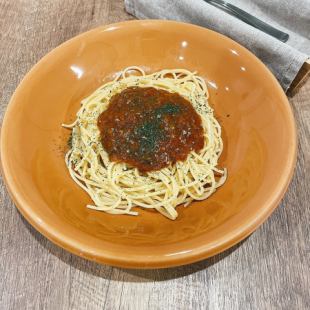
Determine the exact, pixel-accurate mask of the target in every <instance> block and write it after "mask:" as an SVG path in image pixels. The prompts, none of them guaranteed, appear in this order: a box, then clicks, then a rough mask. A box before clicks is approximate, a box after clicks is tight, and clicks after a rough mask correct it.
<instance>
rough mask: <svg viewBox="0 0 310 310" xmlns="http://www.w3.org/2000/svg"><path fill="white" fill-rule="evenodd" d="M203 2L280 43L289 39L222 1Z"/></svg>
mask: <svg viewBox="0 0 310 310" xmlns="http://www.w3.org/2000/svg"><path fill="white" fill-rule="evenodd" d="M204 1H205V2H207V3H209V4H211V5H213V6H215V7H217V8H219V9H221V10H223V11H225V12H227V13H228V14H230V15H232V16H235V17H237V18H238V19H240V20H242V21H243V22H245V23H247V24H249V25H251V26H253V27H255V28H257V29H259V30H261V31H263V32H265V33H267V34H269V35H271V36H273V37H274V38H276V39H278V40H280V41H282V42H286V41H287V40H288V38H289V35H288V34H287V33H285V32H283V31H281V30H278V29H276V28H274V27H272V26H270V25H269V24H267V23H265V22H263V21H262V20H260V19H258V18H257V17H255V16H253V15H251V14H249V13H247V12H245V11H243V10H241V9H239V8H238V7H236V6H235V5H232V4H230V3H228V2H226V1H222V0H204Z"/></svg>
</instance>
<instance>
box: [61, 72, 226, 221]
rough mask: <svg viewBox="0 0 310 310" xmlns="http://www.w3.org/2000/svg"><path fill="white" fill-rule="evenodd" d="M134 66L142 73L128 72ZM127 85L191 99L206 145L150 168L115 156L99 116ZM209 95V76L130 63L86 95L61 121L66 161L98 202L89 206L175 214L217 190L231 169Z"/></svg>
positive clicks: (113, 211) (124, 211) (121, 211)
mask: <svg viewBox="0 0 310 310" xmlns="http://www.w3.org/2000/svg"><path fill="white" fill-rule="evenodd" d="M133 71H135V72H136V73H139V75H133V74H130V73H131V72H133ZM129 87H153V88H155V89H161V90H166V91H169V92H171V93H178V94H179V95H181V96H182V97H184V98H185V99H187V100H188V101H189V102H190V103H191V104H192V105H193V107H194V108H195V110H196V112H197V113H198V114H199V115H200V117H201V120H202V127H203V131H204V147H203V148H202V149H201V150H199V151H198V152H195V151H191V152H190V154H189V155H188V156H187V158H186V160H184V161H178V162H176V163H175V164H170V165H169V166H167V167H165V168H162V169H160V170H157V171H148V172H146V173H141V172H139V170H138V169H137V168H135V167H133V166H130V165H129V164H126V163H125V162H113V161H111V160H110V159H109V156H108V153H107V152H106V150H105V149H104V148H103V146H102V143H101V137H100V131H99V129H98V126H97V120H98V117H99V116H100V114H101V113H102V112H103V111H105V110H106V109H107V107H108V105H109V102H110V99H111V98H112V97H113V96H114V95H116V94H118V93H120V92H122V91H123V90H125V89H127V88H129ZM208 96H209V94H208V90H207V87H206V83H205V81H204V80H203V79H202V78H201V77H200V76H198V75H196V73H195V72H190V71H188V70H185V69H172V70H162V71H159V72H155V73H152V74H148V75H147V74H146V73H145V72H144V70H142V69H141V68H140V67H128V68H126V69H125V70H124V71H122V72H121V73H120V74H119V75H118V76H117V77H116V78H115V79H114V80H113V81H111V82H108V83H106V84H104V85H102V86H101V87H99V88H98V89H97V90H96V91H95V92H94V93H92V94H91V95H90V96H89V97H87V98H85V99H84V100H82V102H81V105H82V106H81V108H80V110H79V111H78V113H77V118H76V120H75V121H74V123H72V124H70V125H65V124H63V127H66V128H69V129H72V139H71V148H70V150H69V151H68V152H67V154H66V156H65V162H66V165H67V167H68V170H69V173H70V175H71V177H72V179H73V180H74V181H75V182H76V183H77V184H78V185H79V186H80V187H81V188H83V189H84V190H85V191H86V192H87V193H88V194H89V195H90V197H91V198H92V200H93V202H94V204H92V205H87V207H88V208H90V209H94V210H98V211H104V212H107V213H111V214H130V215H138V212H137V211H136V210H134V209H133V208H134V207H135V206H138V207H141V208H145V209H155V210H157V211H158V212H160V213H161V214H163V215H164V216H166V217H168V218H169V219H172V220H174V219H176V218H177V216H178V213H177V211H176V207H177V206H178V205H180V204H184V206H188V205H189V204H190V203H191V202H192V201H193V200H204V199H206V198H208V197H209V196H210V195H211V194H212V193H214V192H215V190H216V189H217V188H218V187H219V186H221V185H222V184H223V183H224V182H225V180H226V176H227V172H226V169H220V168H218V167H217V165H218V159H219V157H220V155H221V153H222V150H223V142H222V139H221V127H220V125H219V123H218V122H217V120H216V119H215V118H214V116H213V110H212V108H211V107H210V106H209V105H208V103H207V99H208Z"/></svg>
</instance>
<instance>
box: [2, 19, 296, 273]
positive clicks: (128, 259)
mask: <svg viewBox="0 0 310 310" xmlns="http://www.w3.org/2000/svg"><path fill="white" fill-rule="evenodd" d="M128 24H132V25H137V26H141V27H143V25H152V24H154V25H155V24H157V25H162V24H166V25H176V26H182V27H189V28H192V29H193V31H195V29H199V30H204V31H205V32H210V33H213V34H216V35H217V36H219V37H220V38H221V39H224V40H226V41H227V42H230V43H232V42H233V43H234V44H235V45H237V46H238V47H239V48H240V49H241V50H242V51H243V52H244V53H245V54H246V55H247V56H248V57H251V58H252V59H253V61H255V62H256V63H257V65H260V66H263V68H264V70H265V72H266V74H267V75H268V76H269V78H270V80H271V81H272V82H273V84H274V87H276V89H277V90H278V91H279V94H281V97H282V98H281V99H282V102H283V104H284V105H285V112H286V115H287V117H288V123H287V126H288V128H289V132H290V133H291V137H290V138H291V144H290V148H289V149H288V153H289V154H288V163H287V164H286V166H285V171H284V172H283V176H282V177H281V180H279V182H278V183H277V184H276V186H275V189H274V192H275V193H276V194H274V195H273V196H272V197H267V198H268V199H267V198H266V201H265V203H264V205H263V206H262V207H261V208H260V210H259V212H257V213H255V216H253V217H252V218H249V220H248V221H247V224H246V225H242V226H240V227H238V229H235V230H233V231H231V232H230V234H229V235H225V236H224V237H222V238H221V239H220V240H217V243H216V245H215V246H214V247H213V248H212V249H210V248H206V245H202V246H200V247H197V248H195V249H193V250H192V251H191V252H184V253H181V252H180V253H177V255H174V256H169V257H168V256H154V257H153V258H152V259H151V258H150V257H148V262H147V263H146V262H145V261H144V260H143V257H141V256H138V255H126V256H125V255H124V256H123V257H118V256H116V255H113V253H112V252H110V253H109V252H108V251H106V252H101V253H100V255H96V254H94V251H93V250H92V249H91V248H90V247H89V248H87V249H85V248H84V247H83V248H81V245H82V244H81V243H79V242H78V241H76V240H73V239H72V238H68V237H66V234H65V233H63V232H62V231H61V230H59V229H54V228H53V225H52V224H51V223H47V222H44V223H42V222H41V221H40V220H39V219H38V217H36V214H35V211H33V210H32V207H31V204H28V203H27V201H26V200H25V199H24V197H23V196H22V195H21V194H20V193H19V192H18V191H17V190H14V189H16V184H15V182H14V180H13V178H12V177H11V173H10V169H9V165H8V156H9V154H8V152H7V150H6V146H5V145H6V139H7V137H8V135H9V133H8V119H9V118H10V114H11V113H10V111H11V109H12V107H13V106H14V102H15V100H16V98H17V97H18V95H19V92H20V90H21V88H22V87H23V85H24V84H26V83H27V80H28V79H29V78H30V77H31V76H32V75H33V74H34V73H35V71H36V70H37V69H38V68H39V67H40V66H41V65H42V63H44V62H45V61H46V60H48V58H49V57H50V56H52V55H53V54H54V53H56V52H57V51H59V50H61V49H63V48H65V47H66V46H67V45H69V44H70V43H71V42H73V41H75V40H79V39H81V38H82V37H84V36H88V35H89V34H91V33H96V32H98V31H103V30H106V29H107V28H111V27H126V26H127V25H128ZM0 129H1V128H0ZM296 160H297V132H296V124H295V119H294V114H293V110H292V107H291V106H290V104H289V101H288V99H287V97H286V95H285V93H284V91H283V89H282V88H281V86H280V84H279V83H278V81H277V80H276V78H275V77H274V75H273V74H272V73H271V72H270V70H269V69H268V68H267V67H266V65H265V64H264V63H263V62H261V61H260V60H259V59H258V58H257V57H256V56H255V55H254V54H253V53H252V52H250V51H249V50H248V49H247V48H245V47H243V46H242V45H240V44H239V43H237V42H235V41H234V40H232V39H230V38H228V37H226V36H224V35H222V34H220V33H217V32H215V31H213V30H210V29H207V28H204V27H200V26H197V25H193V24H189V23H184V22H176V21H167V20H152V19H148V20H131V21H123V22H118V23H113V24H108V25H103V26H99V27H96V28H94V29H91V30H89V31H86V32H83V33H81V34H79V35H77V36H75V37H73V38H71V39H69V40H67V41H65V42H64V43H62V44H60V45H59V46H57V47H56V48H54V49H52V50H51V51H50V52H48V53H47V54H46V55H45V56H44V57H42V58H41V59H40V60H39V61H38V62H37V63H36V64H35V65H34V66H33V67H32V68H31V69H30V70H29V71H28V73H27V74H26V75H25V76H24V78H23V79H22V81H21V82H20V83H19V85H18V87H17V88H16V90H15V91H14V93H13V96H12V97H11V99H10V101H9V104H8V106H7V108H6V111H5V114H4V118H3V123H2V129H1V132H0V172H1V174H2V176H3V180H4V183H5V184H6V187H7V190H8V192H9V194H10V196H11V198H12V200H13V202H14V204H15V205H16V207H17V209H18V210H19V211H20V213H21V214H22V215H23V216H24V217H25V218H26V220H27V221H28V222H29V223H30V224H31V225H32V226H33V227H34V228H35V229H36V230H37V231H39V232H40V233H41V234H42V235H44V236H45V237H46V238H48V239H49V240H50V241H52V242H53V243H55V244H57V245H58V246H60V247H62V248H63V249H65V250H67V251H69V252H71V253H74V254H76V255H78V256H80V257H83V258H87V259H89V260H92V261H95V262H98V263H102V264H107V265H112V266H117V267H125V268H141V269H152V268H167V267H175V266H180V265H185V264H190V263H194V262H197V261H199V260H202V259H206V258H208V257H211V256H214V255H216V254H218V253H220V252H222V251H224V250H226V249H228V248H230V247H232V246H234V245H236V244H237V243H238V242H240V241H241V240H243V239H244V238H246V237H247V236H249V235H250V234H251V233H252V232H253V231H254V230H256V229H257V228H258V227H259V226H260V225H261V224H262V223H263V222H264V221H265V220H266V219H267V218H268V217H269V216H270V215H271V213H272V212H273V211H274V210H275V209H276V207H277V206H278V204H279V203H280V201H281V199H282V198H283V196H284V194H285V192H286V190H287V188H288V186H289V183H290V181H291V179H292V177H293V173H294V167H295V164H296Z"/></svg>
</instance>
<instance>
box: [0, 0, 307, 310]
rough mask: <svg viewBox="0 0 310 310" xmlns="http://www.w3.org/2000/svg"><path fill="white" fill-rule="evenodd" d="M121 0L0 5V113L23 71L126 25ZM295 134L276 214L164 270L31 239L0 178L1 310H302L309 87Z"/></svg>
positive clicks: (301, 96)
mask: <svg viewBox="0 0 310 310" xmlns="http://www.w3.org/2000/svg"><path fill="white" fill-rule="evenodd" d="M131 18H132V17H130V16H129V15H127V14H126V12H125V11H124V8H123V1H122V0H15V1H13V0H0V114H1V119H2V117H3V114H4V111H5V109H6V106H7V103H8V101H9V99H10V97H11V95H12V93H13V92H14V89H15V88H16V86H17V85H18V83H19V82H20V81H21V79H22V77H23V76H24V75H25V74H26V72H27V71H28V70H29V69H30V68H31V67H32V66H33V65H34V64H35V63H36V62H37V61H38V60H39V59H40V58H41V57H42V56H43V55H44V54H46V53H47V52H49V51H50V50H51V49H52V48H54V47H56V46H57V45H59V44H60V43H62V42H64V41H65V40H67V39H69V38H71V37H73V36H75V35H77V34H79V33H81V32H84V31H86V30H89V29H91V28H94V27H96V26H99V25H102V24H108V23H112V22H116V21H121V20H126V19H131ZM290 102H291V104H292V106H293V108H294V112H295V116H296V120H297V127H298V132H299V152H298V162H297V168H296V171H295V176H294V179H293V182H292V183H291V185H290V187H289V190H288V192H287V194H286V196H285V198H284V200H283V201H282V203H281V205H280V207H279V208H278V209H277V210H276V211H275V212H274V214H273V215H272V216H271V217H270V218H269V219H268V221H267V222H266V223H265V224H263V225H262V226H261V227H260V228H259V229H258V230H257V231H256V232H255V233H253V234H252V235H251V236H250V237H249V238H247V239H246V240H245V241H243V242H242V243H241V244H239V245H238V246H235V247H234V248H232V249H230V250H228V251H226V252H224V253H222V254H220V255H217V256H215V257H213V258H211V259H208V260H205V261H202V262H200V263H196V264H192V265H189V266H185V267H179V268H172V269H167V270H153V271H150V270H143V271H139V270H126V269H120V268H112V267H108V266H101V265H98V264H95V263H92V262H89V261H86V260H84V259H81V258H79V257H76V256H74V255H71V254H70V253H67V252H65V251H64V250H62V249H60V248H59V247H57V246H55V245H53V244H52V243H51V242H49V241H48V240H47V239H45V238H44V237H43V236H42V235H40V234H39V233H38V232H36V231H35V230H34V229H33V228H32V227H31V226H30V225H29V224H28V223H27V222H26V221H25V220H24V219H23V218H22V216H21V215H20V214H19V212H18V211H17V209H16V208H15V207H14V205H13V203H12V201H11V199H10V198H9V195H8V193H7V191H6V189H5V186H4V184H3V181H2V179H1V180H0V206H1V209H0V232H1V235H0V309H14V310H16V309H53V310H54V309H56V310H60V309H134V310H136V309H138V310H140V309H168V310H169V309H229V310H230V309H245V310H250V309H288V310H293V309H310V297H309V289H310V268H309V267H310V264H309V262H310V251H309V247H310V242H309V226H310V225H309V223H310V212H309V206H310V80H308V82H306V83H305V84H304V86H303V87H302V88H301V89H300V90H299V91H298V92H297V94H295V96H294V97H293V98H290Z"/></svg>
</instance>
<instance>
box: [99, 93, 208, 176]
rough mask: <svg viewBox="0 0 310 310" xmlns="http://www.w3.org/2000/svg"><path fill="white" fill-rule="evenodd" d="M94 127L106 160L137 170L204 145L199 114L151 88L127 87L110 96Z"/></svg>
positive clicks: (165, 162) (176, 158) (151, 168)
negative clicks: (99, 135) (106, 155)
mask: <svg viewBox="0 0 310 310" xmlns="http://www.w3.org/2000/svg"><path fill="white" fill-rule="evenodd" d="M98 127H99V130H100V134H101V143H102V145H103V147H104V149H105V150H106V152H107V153H108V154H109V158H110V160H111V161H115V162H125V163H127V164H129V165H131V166H133V167H136V168H138V170H139V171H141V172H148V171H154V170H159V169H162V168H164V167H167V166H168V165H169V164H171V163H172V164H173V163H175V162H177V161H184V160H186V158H187V156H188V154H189V153H190V152H191V151H195V152H198V151H200V150H201V149H202V148H203V146H204V132H203V128H202V121H201V117H200V116H199V114H198V113H197V112H196V110H195V109H194V107H193V106H192V104H191V103H190V102H189V101H187V100H186V99H185V98H183V97H182V96H180V95H179V94H177V93H171V92H168V91H166V90H162V89H156V88H154V87H128V88H126V89H124V90H123V91H122V92H120V93H118V94H116V95H114V96H113V97H112V98H111V100H110V102H109V105H108V108H107V109H106V110H105V111H103V112H102V113H101V114H100V116H99V118H98Z"/></svg>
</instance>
